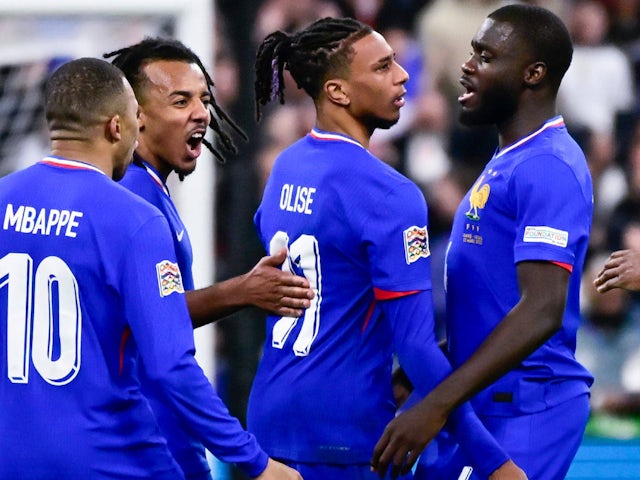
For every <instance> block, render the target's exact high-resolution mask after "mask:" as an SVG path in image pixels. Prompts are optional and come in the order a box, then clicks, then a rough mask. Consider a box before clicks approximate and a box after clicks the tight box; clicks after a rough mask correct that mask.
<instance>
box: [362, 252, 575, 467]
mask: <svg viewBox="0 0 640 480" xmlns="http://www.w3.org/2000/svg"><path fill="white" fill-rule="evenodd" d="M517 271H518V284H519V287H520V294H521V296H520V301H519V302H518V303H517V304H516V305H515V307H514V308H513V309H512V310H511V311H510V312H509V313H508V314H507V316H506V317H505V318H504V319H503V320H502V321H501V322H500V323H499V325H498V326H497V327H496V328H495V329H494V331H493V332H492V333H491V334H490V335H489V336H488V337H487V338H486V339H485V341H484V342H483V343H482V344H481V345H480V347H478V349H477V350H476V352H475V353H474V354H473V355H472V356H471V357H470V358H469V359H468V360H467V361H466V362H465V363H464V364H462V365H461V366H460V367H459V368H458V369H457V370H455V371H453V372H452V373H451V374H450V375H449V376H448V377H447V378H445V379H444V380H443V381H442V382H441V383H440V384H439V385H438V386H437V387H435V388H434V389H433V390H432V391H431V392H430V393H429V394H428V395H427V396H426V397H425V398H424V399H423V400H421V401H420V402H419V403H418V404H416V405H415V406H413V407H412V408H410V409H409V410H407V411H406V412H404V413H402V414H401V415H399V416H398V417H396V418H395V419H394V420H392V421H391V422H390V423H389V424H388V425H387V427H386V429H385V431H384V432H383V435H382V437H381V438H380V440H378V443H377V444H376V447H375V449H374V454H373V457H372V465H373V467H374V468H376V469H377V470H378V471H382V472H384V471H386V469H387V467H388V466H389V464H390V463H394V464H396V465H397V464H398V463H399V460H400V459H404V458H405V457H406V456H407V454H408V453H409V452H414V451H420V450H422V447H424V445H425V444H426V443H428V442H429V441H431V440H432V439H433V438H434V437H435V435H436V434H437V432H438V430H440V428H441V427H442V425H443V423H444V421H445V419H446V418H448V417H449V415H450V414H451V412H452V411H453V410H454V409H455V408H456V407H458V406H459V405H461V404H462V403H463V402H465V401H466V400H468V399H470V398H471V397H472V396H473V395H475V394H476V393H477V392H479V391H480V390H482V389H483V388H486V387H487V386H489V385H490V384H491V383H493V382H494V381H496V380H497V379H499V378H500V377H502V376H503V375H504V374H506V373H507V372H509V371H510V370H511V369H513V368H514V367H516V366H517V365H518V364H519V363H520V362H522V361H523V360H524V359H525V358H527V357H528V356H529V355H530V354H531V353H533V352H534V351H535V350H536V349H537V348H539V347H540V346H541V345H542V344H543V343H544V342H545V341H546V340H547V339H549V338H550V337H551V336H552V335H553V334H554V333H555V332H556V331H557V330H558V329H559V328H560V327H561V325H562V316H563V311H564V306H565V301H566V294H567V289H568V284H569V272H568V270H566V269H564V268H562V267H560V266H557V265H554V264H552V263H550V262H521V263H519V264H518V266H517ZM417 425H420V428H417V427H416V426H417Z"/></svg>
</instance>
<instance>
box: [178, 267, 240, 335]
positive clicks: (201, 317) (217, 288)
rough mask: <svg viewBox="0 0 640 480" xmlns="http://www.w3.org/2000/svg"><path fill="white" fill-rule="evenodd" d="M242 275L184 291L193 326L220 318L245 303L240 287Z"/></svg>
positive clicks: (199, 325)
mask: <svg viewBox="0 0 640 480" xmlns="http://www.w3.org/2000/svg"><path fill="white" fill-rule="evenodd" d="M244 276H245V275H240V276H238V277H234V278H231V279H229V280H225V281H222V282H218V283H216V284H215V285H211V286H209V287H205V288H200V289H197V290H190V291H188V292H186V298H187V307H188V308H189V314H190V315H191V323H192V325H193V328H198V327H201V326H203V325H208V324H209V323H212V322H215V321H217V320H220V319H221V318H224V317H226V316H228V315H231V314H232V313H234V312H236V311H238V310H239V309H240V308H242V307H244V306H246V305H247V299H246V298H245V297H244V294H243V292H244V290H243V288H242V283H243V278H244Z"/></svg>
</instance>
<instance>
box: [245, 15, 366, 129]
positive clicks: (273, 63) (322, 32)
mask: <svg viewBox="0 0 640 480" xmlns="http://www.w3.org/2000/svg"><path fill="white" fill-rule="evenodd" d="M372 31H373V29H372V28H371V27H370V26H369V25H366V24H364V23H362V22H359V21H358V20H354V19H353V18H331V17H326V18H322V19H320V20H316V21H315V22H313V23H312V24H310V25H309V26H307V27H306V28H305V29H303V30H301V31H299V32H297V33H294V34H289V33H286V32H283V31H281V30H278V31H276V32H273V33H271V34H269V35H267V37H265V39H264V40H263V41H262V43H261V44H260V46H259V48H258V53H257V54H256V61H255V75H256V81H255V85H254V87H255V97H256V99H255V101H256V105H255V106H256V120H258V121H259V120H260V117H261V112H260V106H263V105H266V104H267V103H269V102H271V101H273V100H275V99H276V98H277V99H278V100H279V102H280V104H284V77H283V71H284V70H285V69H286V70H288V71H289V73H290V74H291V77H292V78H293V79H294V81H295V82H296V85H297V86H298V88H302V89H303V90H304V91H305V92H306V93H307V94H308V95H309V96H310V97H311V98H312V99H313V100H316V99H317V97H318V95H319V94H320V91H321V89H322V85H323V84H324V82H325V81H326V79H327V78H328V76H329V75H334V74H339V75H346V74H347V73H348V68H349V64H350V62H351V58H352V57H351V56H352V49H351V45H353V43H354V42H356V41H357V40H360V39H361V38H362V37H365V36H366V35H368V34H370V33H371V32H372Z"/></svg>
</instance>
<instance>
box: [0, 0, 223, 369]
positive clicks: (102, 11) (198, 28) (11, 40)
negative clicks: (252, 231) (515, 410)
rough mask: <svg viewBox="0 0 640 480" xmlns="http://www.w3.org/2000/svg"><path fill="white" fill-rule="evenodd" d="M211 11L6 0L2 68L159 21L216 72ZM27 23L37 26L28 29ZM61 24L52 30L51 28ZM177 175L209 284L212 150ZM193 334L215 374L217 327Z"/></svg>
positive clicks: (117, 44)
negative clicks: (185, 174)
mask: <svg viewBox="0 0 640 480" xmlns="http://www.w3.org/2000/svg"><path fill="white" fill-rule="evenodd" d="M213 15H214V8H213V0H108V1H107V0H0V31H2V32H3V38H2V41H1V42H0V67H1V66H2V65H7V64H12V63H19V62H27V61H33V60H36V59H38V58H43V55H48V56H49V57H55V56H70V57H74V58H75V57H80V56H93V57H102V54H103V53H105V52H108V51H113V50H117V49H119V48H122V47H125V46H127V45H129V44H131V43H135V42H137V41H139V40H142V38H143V37H144V36H146V35H156V34H158V31H157V30H156V31H154V29H153V25H154V22H155V23H156V24H170V25H171V29H172V30H173V35H174V36H175V37H176V38H178V39H180V40H181V41H182V42H184V43H185V44H186V45H187V46H188V47H189V48H191V49H192V50H193V51H194V52H195V53H196V54H198V56H199V57H200V58H201V59H202V62H203V64H204V65H205V67H206V68H207V70H209V72H212V69H213V68H212V63H213V41H214V35H213V24H214V22H213ZM103 24H107V25H106V26H104V25H103ZM29 25H31V27H32V29H31V30H30V29H28V28H25V26H29ZM83 25H84V27H83ZM109 25H112V27H113V28H109ZM56 27H57V28H58V31H56V32H54V33H51V32H47V30H46V29H47V28H53V29H54V30H55V28H56ZM127 27H130V28H127ZM158 28H159V27H158ZM34 161H36V159H34ZM173 177H176V176H175V175H172V177H171V179H172V180H171V185H170V188H171V192H172V197H173V199H174V201H175V203H176V205H177V207H178V210H179V211H180V215H181V216H182V219H183V221H184V223H185V225H186V227H187V229H188V231H189V235H190V238H191V243H192V246H193V253H194V259H195V261H194V268H193V274H194V281H195V284H196V287H203V286H206V285H209V284H210V283H211V282H212V281H213V279H214V260H213V256H214V253H213V252H214V251H215V249H214V231H215V229H214V212H215V205H214V202H215V194H214V188H215V181H214V179H215V161H214V159H213V156H212V155H211V153H210V152H209V151H208V150H207V149H203V153H202V156H201V157H200V159H199V160H198V168H197V171H196V172H195V173H194V174H193V175H190V176H188V177H187V178H186V179H185V181H184V182H182V183H180V182H178V181H177V178H175V179H174V178H173ZM195 338H196V349H197V352H198V353H197V358H198V361H199V363H200V365H201V366H202V368H203V370H204V371H205V373H206V374H207V376H208V377H209V379H210V380H213V379H214V370H215V361H214V333H213V327H212V326H207V327H201V328H199V329H197V330H196V334H195Z"/></svg>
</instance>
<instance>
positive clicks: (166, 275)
mask: <svg viewBox="0 0 640 480" xmlns="http://www.w3.org/2000/svg"><path fill="white" fill-rule="evenodd" d="M156 271H157V272H158V286H159V287H160V296H161V297H167V296H169V295H171V294H172V293H173V292H178V293H184V287H183V286H182V275H181V274H180V267H178V264H177V263H173V262H170V261H169V260H163V261H162V262H160V263H158V264H156Z"/></svg>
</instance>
